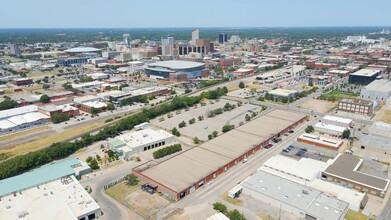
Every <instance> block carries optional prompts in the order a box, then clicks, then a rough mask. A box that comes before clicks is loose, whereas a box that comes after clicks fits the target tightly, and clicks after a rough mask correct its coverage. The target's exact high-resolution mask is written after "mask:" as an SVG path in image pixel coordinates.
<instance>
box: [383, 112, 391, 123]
mask: <svg viewBox="0 0 391 220" xmlns="http://www.w3.org/2000/svg"><path fill="white" fill-rule="evenodd" d="M381 120H382V121H384V122H385V123H388V124H391V110H385V111H384V113H383V116H382V117H381Z"/></svg>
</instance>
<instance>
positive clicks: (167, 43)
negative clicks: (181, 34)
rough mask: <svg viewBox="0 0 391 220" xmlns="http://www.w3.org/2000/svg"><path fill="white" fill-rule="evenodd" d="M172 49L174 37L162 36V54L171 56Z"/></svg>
mask: <svg viewBox="0 0 391 220" xmlns="http://www.w3.org/2000/svg"><path fill="white" fill-rule="evenodd" d="M173 50H174V37H168V36H167V37H162V55H163V56H172V55H173Z"/></svg>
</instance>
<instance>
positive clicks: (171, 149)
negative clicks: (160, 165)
mask: <svg viewBox="0 0 391 220" xmlns="http://www.w3.org/2000/svg"><path fill="white" fill-rule="evenodd" d="M181 150H182V145H181V144H173V145H170V146H167V147H164V148H161V149H159V150H157V151H155V152H153V158H155V159H159V158H162V157H165V156H167V155H170V154H173V153H176V152H178V151H181Z"/></svg>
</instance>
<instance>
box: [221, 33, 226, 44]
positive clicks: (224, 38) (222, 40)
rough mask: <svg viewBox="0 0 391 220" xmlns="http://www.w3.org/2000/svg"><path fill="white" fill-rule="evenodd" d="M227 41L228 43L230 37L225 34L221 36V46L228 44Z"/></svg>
mask: <svg viewBox="0 0 391 220" xmlns="http://www.w3.org/2000/svg"><path fill="white" fill-rule="evenodd" d="M227 41H228V36H227V34H225V33H221V34H219V43H220V44H224V43H225V42H227Z"/></svg>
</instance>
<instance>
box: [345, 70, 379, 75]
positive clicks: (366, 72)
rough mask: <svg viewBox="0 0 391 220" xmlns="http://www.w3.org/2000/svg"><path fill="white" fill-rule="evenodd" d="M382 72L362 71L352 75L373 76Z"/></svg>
mask: <svg viewBox="0 0 391 220" xmlns="http://www.w3.org/2000/svg"><path fill="white" fill-rule="evenodd" d="M379 72H380V70H375V69H361V70H359V71H356V72H354V73H352V74H350V75H354V76H373V75H375V74H377V73H379Z"/></svg>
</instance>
